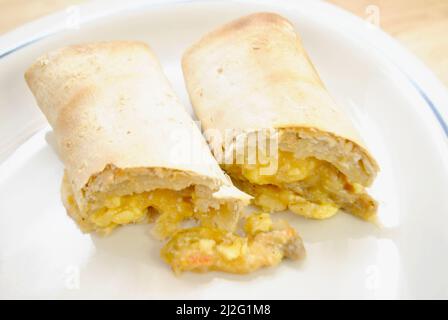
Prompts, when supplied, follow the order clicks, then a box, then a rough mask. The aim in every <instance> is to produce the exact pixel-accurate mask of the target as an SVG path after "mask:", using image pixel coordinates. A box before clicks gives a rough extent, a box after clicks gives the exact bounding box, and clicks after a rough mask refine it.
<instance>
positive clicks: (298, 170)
mask: <svg viewBox="0 0 448 320" xmlns="http://www.w3.org/2000/svg"><path fill="white" fill-rule="evenodd" d="M274 160H277V161H278V167H277V170H276V172H275V173H272V174H265V171H262V170H263V169H266V168H267V167H268V166H269V163H267V164H263V165H262V164H259V163H257V164H243V165H234V164H233V165H225V166H224V169H225V170H226V171H227V172H228V173H229V175H230V176H231V177H232V179H233V180H234V183H235V184H236V185H237V186H238V187H240V188H241V189H242V190H243V191H245V192H247V193H249V194H251V195H252V196H254V199H253V204H255V205H257V206H259V207H261V208H262V209H263V210H266V211H269V212H276V211H283V210H286V209H289V210H291V211H292V212H294V213H296V214H299V215H302V216H304V217H307V218H312V219H326V218H330V217H332V216H333V215H335V214H336V213H337V212H338V210H339V209H343V210H346V211H347V212H349V213H352V214H354V215H356V216H359V217H361V218H363V219H366V220H369V219H371V218H372V217H373V216H374V215H375V211H376V204H375V201H374V200H373V199H372V198H371V197H370V196H369V195H368V194H367V193H366V192H365V190H364V187H363V186H361V185H359V184H356V183H351V182H350V181H349V180H348V179H347V177H346V176H345V175H344V174H342V173H341V172H340V171H339V170H338V169H337V168H336V167H335V166H333V165H332V164H331V163H329V162H327V161H323V160H319V159H316V158H314V157H309V158H304V159H297V158H295V156H294V154H293V153H292V152H286V151H281V150H279V153H278V159H274Z"/></svg>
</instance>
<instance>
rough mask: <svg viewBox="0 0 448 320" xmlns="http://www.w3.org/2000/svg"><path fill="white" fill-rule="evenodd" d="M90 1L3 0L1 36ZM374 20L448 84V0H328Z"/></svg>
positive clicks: (1, 4) (0, 21) (0, 18)
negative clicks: (30, 22) (45, 16)
mask: <svg viewBox="0 0 448 320" xmlns="http://www.w3.org/2000/svg"><path fill="white" fill-rule="evenodd" d="M86 1H88V0H0V36H1V34H3V33H5V32H8V31H10V30H12V29H14V28H16V27H18V26H20V25H21V24H23V23H26V22H28V21H31V20H33V19H36V18H38V17H41V16H44V15H46V14H49V13H52V12H55V11H57V10H63V9H64V8H66V7H69V6H73V5H77V4H80V3H83V2H86ZM328 1H329V2H331V3H333V4H335V5H337V6H339V7H342V8H344V9H346V10H348V11H351V12H353V13H354V14H356V15H358V16H360V17H362V18H364V19H369V20H373V22H375V23H378V25H379V26H380V27H381V28H382V29H383V30H384V31H386V32H388V33H389V34H391V35H392V36H393V37H395V38H396V39H397V40H398V41H400V42H401V43H402V44H403V45H404V46H405V47H407V48H408V49H409V50H410V51H412V52H413V53H414V54H415V55H417V56H418V57H419V58H420V59H421V60H423V61H424V62H425V63H426V65H427V66H428V67H429V68H430V69H432V71H433V72H434V73H435V74H436V75H437V76H438V77H439V79H440V80H442V82H444V83H445V85H447V86H448V0H328Z"/></svg>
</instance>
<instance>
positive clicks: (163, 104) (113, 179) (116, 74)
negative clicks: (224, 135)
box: [25, 42, 249, 237]
mask: <svg viewBox="0 0 448 320" xmlns="http://www.w3.org/2000/svg"><path fill="white" fill-rule="evenodd" d="M25 78H26V81H27V83H28V85H29V87H30V88H31V91H32V92H33V94H34V96H35V98H36V100H37V103H38V105H39V107H40V109H41V110H42V112H43V113H44V114H45V116H46V118H47V119H48V122H49V123H50V125H51V126H52V128H53V131H54V137H55V140H56V142H57V149H58V152H59V156H60V158H61V159H62V161H63V163H64V166H65V174H64V178H63V182H62V197H63V203H64V205H65V207H66V209H67V211H68V214H69V215H70V216H71V217H72V218H73V219H74V220H75V221H76V222H77V223H78V225H79V226H80V227H81V229H82V230H83V231H85V232H91V231H96V232H98V233H100V234H107V233H109V232H110V231H111V230H113V229H114V228H115V227H117V226H119V225H126V224H130V223H139V222H150V221H156V223H157V224H156V230H157V234H158V235H160V236H161V237H168V236H170V235H171V234H173V233H174V232H176V231H177V229H178V227H179V226H180V224H181V223H182V222H183V221H186V220H189V219H193V220H196V221H201V223H203V224H204V225H210V226H213V227H219V228H223V229H225V230H233V228H234V226H235V224H236V222H237V221H238V218H239V212H240V211H241V208H242V207H243V206H244V205H245V204H246V203H248V200H249V196H248V195H246V194H244V193H243V192H240V191H239V190H238V189H236V188H235V187H234V186H233V185H232V183H231V181H230V180H229V179H228V178H227V177H226V176H225V175H224V173H223V172H222V170H221V168H220V167H219V165H218V164H217V162H216V160H215V159H214V158H213V156H212V154H211V153H210V150H209V149H208V147H207V144H206V142H205V140H204V138H203V136H202V135H201V133H200V130H199V129H198V127H197V125H196V124H195V123H194V121H193V120H192V119H191V117H190V116H189V114H188V113H187V112H186V110H185V109H184V107H183V106H182V105H181V104H180V103H179V101H178V99H177V98H176V96H175V94H174V93H173V90H172V88H171V86H170V84H169V83H168V81H167V79H166V78H165V76H164V74H163V72H162V70H161V67H160V65H159V62H158V60H157V59H156V57H155V56H154V55H153V53H152V52H151V50H150V49H149V48H148V47H147V46H146V45H145V44H142V43H139V42H103V43H95V44H88V45H79V46H71V47H66V48H62V49H59V50H56V51H54V52H51V53H48V54H46V55H44V56H43V57H41V58H40V59H38V60H37V62H35V63H34V64H33V65H32V66H31V67H30V68H29V69H28V71H27V72H26V75H25Z"/></svg>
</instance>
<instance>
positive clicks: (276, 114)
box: [182, 13, 378, 220]
mask: <svg viewBox="0 0 448 320" xmlns="http://www.w3.org/2000/svg"><path fill="white" fill-rule="evenodd" d="M182 67H183V72H184V76H185V82H186V86H187V89H188V93H189V96H190V100H191V102H192V105H193V107H194V110H195V113H196V115H197V117H198V118H199V120H200V121H201V125H202V127H203V128H204V130H205V132H211V131H216V132H218V133H220V134H221V137H227V136H228V133H229V131H230V132H231V131H232V130H233V131H235V135H234V136H233V137H234V139H236V138H237V136H238V135H239V134H240V133H241V132H242V133H243V134H247V135H249V133H250V132H260V131H263V130H276V131H277V132H278V135H279V136H278V139H279V140H278V152H277V153H276V154H274V155H268V159H267V163H268V164H266V161H261V160H260V159H257V161H258V162H253V161H252V163H250V164H249V163H246V164H244V163H234V164H232V163H227V161H225V162H224V163H223V168H224V169H225V170H226V171H227V172H228V173H229V175H230V176H231V177H232V179H233V181H234V182H235V184H236V185H237V186H239V187H240V188H241V189H242V190H243V191H246V192H248V193H249V194H251V195H252V196H254V200H253V203H254V204H256V205H258V206H260V207H262V208H263V209H265V210H269V211H281V210H286V209H290V210H291V211H293V212H295V213H297V214H300V215H303V216H305V217H309V218H315V219H325V218H329V217H331V216H333V215H334V214H336V212H337V211H338V210H339V209H343V210H345V211H347V212H350V213H352V214H354V215H356V216H358V217H361V218H363V219H365V220H373V219H374V218H375V213H376V211H377V203H376V201H375V200H374V199H372V198H371V197H370V196H369V195H368V194H367V193H366V191H365V188H366V187H368V186H370V185H371V184H372V182H373V180H374V179H375V176H376V174H377V172H378V165H377V163H376V162H375V160H374V159H373V157H372V156H371V155H370V154H369V153H368V151H367V148H366V147H365V146H364V144H363V142H362V140H361V138H360V136H359V135H358V132H357V130H356V128H355V127H354V126H353V124H352V122H351V120H350V117H349V116H348V115H347V113H346V112H345V110H344V109H343V108H341V107H340V106H338V105H337V104H336V103H335V102H334V100H333V99H332V98H331V96H330V94H329V93H328V91H327V89H326V88H325V86H324V85H323V83H322V81H321V79H320V77H319V75H318V73H317V71H316V69H315V67H314V66H313V64H312V62H311V61H310V59H309V57H308V55H307V53H306V51H305V48H304V47H303V45H302V42H301V40H300V37H299V35H298V34H297V32H296V31H295V30H294V26H293V25H292V23H291V22H289V21H288V20H287V19H285V18H283V17H282V16H280V15H278V14H275V13H255V14H251V15H249V16H245V17H242V18H240V19H237V20H235V21H232V22H230V23H228V24H226V25H224V26H222V27H220V28H218V29H217V30H215V31H213V32H211V33H209V34H207V35H206V36H204V37H203V38H202V39H201V40H199V41H198V42H197V43H196V44H194V45H193V46H191V47H190V48H189V49H188V50H187V51H186V52H185V54H184V56H183V60H182ZM230 140H231V139H230ZM232 143H233V142H231V143H230V146H229V143H228V142H226V141H225V139H214V140H213V139H209V144H210V146H211V148H212V150H213V151H214V153H215V155H216V154H220V153H223V152H224V153H231V152H233V150H232V148H236V147H235V146H232V145H231V144H232ZM238 151H239V150H236V152H238ZM265 160H266V159H265ZM221 162H222V161H221ZM270 164H278V168H277V166H276V165H275V168H277V169H278V170H276V171H275V172H271V173H268V174H266V173H265V169H266V168H265V167H270ZM262 171H263V172H264V173H263V172H262Z"/></svg>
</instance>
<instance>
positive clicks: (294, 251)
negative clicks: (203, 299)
mask: <svg viewBox="0 0 448 320" xmlns="http://www.w3.org/2000/svg"><path fill="white" fill-rule="evenodd" d="M244 231H245V232H246V236H239V235H237V234H235V233H231V232H227V231H224V230H222V229H218V228H207V227H203V226H200V227H195V228H190V229H185V230H181V231H179V232H177V233H176V234H175V235H174V236H173V238H171V239H170V241H169V242H168V243H167V244H166V245H165V246H164V247H163V249H162V252H161V255H162V258H163V259H164V260H165V261H166V262H167V263H168V264H170V265H171V267H172V268H173V270H174V272H176V273H180V272H182V271H195V272H206V271H224V272H230V273H249V272H253V271H255V270H257V269H259V268H262V267H268V266H275V265H277V264H279V263H280V262H281V261H282V260H283V259H284V258H290V259H299V258H302V257H303V256H304V255H305V249H304V247H303V243H302V240H301V239H300V237H299V236H298V235H297V233H296V231H295V230H294V229H293V228H292V227H290V226H289V225H288V224H287V223H286V222H284V221H281V222H279V223H277V224H274V223H273V222H272V221H271V217H270V215H269V214H266V213H262V214H252V215H250V216H248V217H247V218H246V221H245V224H244Z"/></svg>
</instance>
